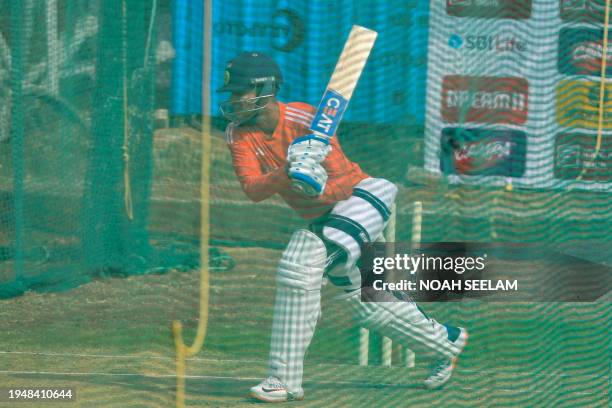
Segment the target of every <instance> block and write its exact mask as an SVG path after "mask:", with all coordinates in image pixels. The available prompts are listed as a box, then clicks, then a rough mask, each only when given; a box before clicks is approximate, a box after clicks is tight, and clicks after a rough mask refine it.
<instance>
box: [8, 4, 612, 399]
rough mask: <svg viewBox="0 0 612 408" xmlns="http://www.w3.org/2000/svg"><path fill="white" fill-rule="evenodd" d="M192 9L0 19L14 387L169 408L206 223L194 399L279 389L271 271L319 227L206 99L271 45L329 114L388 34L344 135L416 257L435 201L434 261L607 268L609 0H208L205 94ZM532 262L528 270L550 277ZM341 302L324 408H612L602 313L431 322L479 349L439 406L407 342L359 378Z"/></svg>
mask: <svg viewBox="0 0 612 408" xmlns="http://www.w3.org/2000/svg"><path fill="white" fill-rule="evenodd" d="M195 3H197V2H189V1H183V0H176V1H173V2H170V1H168V0H154V1H151V2H144V1H133V2H132V1H116V2H102V1H97V0H96V1H91V0H89V1H81V0H73V1H63V0H46V1H44V2H42V1H38V2H37V1H33V0H22V1H7V0H1V1H0V6H1V9H2V10H4V13H2V15H0V22H2V24H0V82H1V84H2V86H1V87H0V101H1V102H2V103H1V104H0V105H1V106H0V299H2V300H1V302H2V307H1V308H0V321H2V322H3V323H2V324H1V325H0V327H3V329H4V330H3V332H4V333H5V335H4V336H2V340H0V362H1V364H0V366H2V367H3V368H2V370H0V379H1V381H0V382H1V383H2V384H5V385H4V386H6V387H20V388H30V387H39V386H51V387H74V388H75V389H76V390H77V395H78V397H77V401H78V402H79V404H82V405H83V406H104V407H109V406H121V407H125V406H169V405H173V404H174V401H175V396H176V378H175V376H176V367H175V360H174V359H175V348H174V347H175V345H174V341H173V339H172V337H171V330H170V326H171V322H172V321H173V320H180V321H182V322H183V331H184V337H185V339H186V342H187V343H191V341H192V340H193V338H194V336H195V334H196V331H197V323H198V308H199V296H200V290H199V269H200V265H199V263H200V259H201V258H200V255H201V254H200V251H201V245H200V244H201V235H200V231H201V229H200V227H201V226H200V221H199V220H200V210H201V208H202V207H204V209H205V210H207V211H209V212H210V225H209V228H210V245H209V246H208V247H206V248H205V249H204V250H206V251H208V253H209V258H210V262H209V265H208V271H209V273H210V299H209V302H208V304H207V309H208V313H209V318H208V329H207V335H206V339H205V343H204V347H203V350H202V351H201V352H200V353H199V354H198V355H197V356H195V357H194V358H190V359H188V360H187V371H186V374H187V375H188V377H187V383H186V403H187V405H192V406H230V405H231V406H241V405H242V404H244V405H245V406H247V405H249V402H248V401H247V400H246V399H245V398H244V395H245V394H246V392H247V390H248V388H249V387H250V386H252V385H255V384H256V383H258V382H259V381H260V380H261V379H262V378H264V377H265V375H266V364H267V356H268V351H269V343H270V327H271V321H272V313H273V302H274V293H275V271H276V266H277V262H278V260H279V258H280V255H281V252H282V249H283V248H284V247H285V245H286V243H287V241H288V239H289V237H290V235H291V233H292V232H293V231H294V230H295V229H296V228H299V227H305V226H306V225H307V223H306V222H305V221H304V220H302V219H300V218H299V217H298V216H297V215H296V214H295V213H294V212H293V211H291V210H290V209H289V208H288V207H287V205H286V204H285V203H284V202H283V201H282V200H281V199H280V198H278V197H277V196H274V197H272V198H271V199H268V200H265V201H263V202H260V203H253V202H250V201H249V200H248V199H247V197H246V196H245V195H244V193H243V191H242V189H241V186H240V184H239V182H238V180H237V178H236V176H235V174H234V170H233V168H232V163H231V156H230V153H229V151H228V148H227V146H226V143H225V140H224V135H223V131H224V128H225V126H226V124H227V123H226V121H225V120H224V119H223V118H221V117H220V116H219V112H218V109H217V106H218V104H219V103H220V102H221V101H222V100H223V98H224V97H225V96H226V95H223V94H218V93H216V92H214V90H215V89H217V88H218V87H219V86H221V85H222V82H223V70H224V67H225V63H226V62H227V61H228V60H229V59H231V58H232V57H233V56H235V55H236V54H237V53H239V52H240V51H243V50H258V51H263V52H266V53H268V54H270V55H272V56H273V57H274V58H275V59H276V60H277V61H278V63H279V65H280V66H281V69H282V71H283V75H284V84H283V86H282V88H281V93H280V95H279V99H281V100H282V101H285V102H290V101H303V102H307V103H310V104H313V105H316V104H317V103H318V101H319V99H320V97H321V95H322V93H323V91H324V89H325V86H326V84H327V81H328V79H329V76H330V74H331V72H332V70H333V67H334V64H335V62H336V59H337V58H338V55H339V53H340V51H341V49H342V45H343V43H344V41H345V39H346V36H347V33H348V31H349V30H350V27H351V25H353V24H360V25H363V26H366V27H369V28H372V29H374V30H376V31H378V33H379V36H378V39H377V42H376V45H375V47H374V49H373V52H372V55H371V57H370V60H369V61H368V64H367V66H366V69H365V71H364V73H363V75H362V79H361V80H360V82H359V85H358V87H357V89H356V91H355V93H354V94H353V100H352V101H351V104H350V107H349V110H348V111H347V113H346V115H345V119H344V121H343V123H342V124H341V126H340V128H339V131H338V133H337V136H338V138H339V139H340V141H341V143H342V147H343V150H344V151H345V153H346V154H347V156H348V157H349V158H350V159H351V160H353V161H355V162H357V163H359V165H360V166H361V167H362V168H363V169H364V171H365V172H367V173H368V174H371V175H373V176H375V177H384V178H387V179H389V180H391V181H392V182H394V183H395V184H396V185H397V186H398V188H399V195H398V199H397V211H396V219H395V240H396V241H406V242H409V241H411V240H412V239H413V238H414V235H413V232H412V231H413V219H414V208H415V206H414V203H415V202H421V203H422V208H423V213H422V221H421V238H420V240H421V241H423V242H445V241H446V242H448V241H458V242H480V243H491V242H494V243H532V244H543V243H545V244H571V248H572V249H571V251H569V250H568V251H569V252H568V253H571V255H573V256H577V257H579V258H580V259H583V260H586V261H589V262H594V263H597V264H601V265H605V266H607V267H609V266H610V265H611V264H612V253H611V252H610V247H611V245H610V241H611V236H612V235H611V234H610V231H612V211H611V209H612V208H611V203H612V200H611V197H610V192H611V186H612V179H611V177H612V166H611V159H610V153H611V150H612V142H610V136H609V128H610V126H609V122H608V121H609V118H608V114H609V101H608V95H609V91H610V89H609V86H610V85H609V82H608V80H607V77H608V76H609V73H610V72H612V57H611V55H612V54H611V53H610V52H608V46H607V43H606V42H607V39H606V40H605V39H604V37H605V36H604V33H605V31H604V30H607V26H606V23H605V13H604V11H603V10H604V8H605V6H606V2H605V1H604V0H592V1H589V0H582V1H563V0H560V1H553V0H533V1H505V0H498V1H480V0H467V1H451V0H448V1H446V2H442V1H439V2H431V4H427V3H430V2H416V1H405V0H402V1H399V0H388V1H367V0H360V1H341V2H335V3H334V4H333V5H331V4H330V3H329V2H325V1H297V2H296V1H291V2H289V1H272V0H269V1H268V0H266V1H250V0H241V1H233V2H221V1H213V2H212V11H213V25H212V46H211V49H210V50H206V52H210V53H211V57H212V67H211V68H212V75H211V79H210V83H205V84H202V83H201V81H202V80H201V78H202V53H203V52H202V49H203V48H202V44H203V42H202V21H203V14H204V11H203V7H202V5H201V4H195ZM325 22H333V24H328V23H325ZM604 54H607V58H606V59H605V60H604V59H603V58H602V56H603V55H604ZM603 61H605V63H607V66H608V67H610V68H606V69H603V70H602V62H603ZM602 73H603V74H604V75H603V78H602ZM602 83H603V85H602ZM202 89H204V91H205V92H210V95H211V98H212V103H211V106H209V107H206V106H205V107H204V113H205V114H206V115H208V114H210V115H212V131H211V134H210V137H211V140H212V147H211V151H210V154H211V163H210V168H211V175H210V182H209V183H208V184H207V185H205V186H204V188H207V189H209V191H210V195H211V198H210V200H209V201H208V202H202V201H201V199H200V197H201V173H200V169H201V164H202V163H201V162H202V157H203V152H202V147H201V146H202V137H203V136H207V134H206V128H204V129H202V124H201V122H202V121H201V119H202V115H201V114H202V95H201V92H202ZM602 102H603V103H602ZM168 112H169V115H168ZM531 255H533V256H532V257H531V256H529V255H527V257H526V259H523V260H520V261H518V260H517V261H516V264H513V265H515V266H516V267H517V268H518V267H521V268H527V269H528V268H534V269H535V268H541V267H542V265H540V264H538V263H537V261H535V260H534V259H536V258H537V256H536V255H537V254H536V253H533V254H531ZM512 267H514V266H512ZM576 273H579V271H576ZM608 289H609V288H608ZM337 294H338V290H337V289H336V288H334V287H332V285H327V286H325V287H324V288H323V314H322V317H321V320H320V321H319V323H318V325H317V331H316V334H315V337H314V339H313V343H312V344H311V346H310V348H309V351H308V353H307V356H306V363H305V367H306V368H305V375H304V378H305V384H304V387H305V389H306V393H307V402H306V405H308V406H400V405H405V404H409V405H413V406H424V407H429V406H431V407H433V406H446V405H449V404H450V403H449V401H452V404H453V405H456V406H483V407H499V406H558V407H577V406H593V407H604V406H609V404H610V370H611V368H610V367H611V365H610V364H611V363H610V361H611V360H610V321H611V317H612V316H611V315H610V310H611V309H610V306H609V300H610V299H609V295H605V296H604V297H601V298H599V299H597V300H595V301H592V302H580V303H578V302H576V303H571V302H555V303H552V302H547V303H545V302H522V303H501V302H484V301H480V300H474V299H469V300H465V301H462V302H451V303H426V304H422V305H421V306H422V307H423V309H424V310H425V311H426V312H427V313H428V314H429V315H431V316H432V317H434V318H436V319H437V320H438V321H441V322H446V321H449V322H453V324H457V325H459V326H464V327H467V328H469V330H470V333H471V341H470V345H469V347H468V348H467V349H466V351H465V352H464V354H463V355H462V356H461V362H460V365H459V366H458V368H457V370H456V373H455V374H454V375H453V380H451V382H450V383H449V384H448V385H447V387H446V388H445V389H444V391H443V392H437V393H436V392H435V393H432V392H429V391H425V390H422V389H421V388H419V387H420V383H421V381H422V378H423V377H424V376H425V375H426V372H427V368H428V366H427V364H428V362H429V360H428V359H427V358H426V357H425V356H419V355H418V354H417V355H416V362H417V364H416V367H414V368H406V367H404V366H403V363H402V353H403V351H402V350H400V348H399V347H398V346H397V345H394V346H393V350H392V366H391V367H387V366H383V363H384V358H383V355H382V354H383V353H382V348H383V347H382V343H383V340H382V339H381V338H380V337H379V336H378V335H377V334H376V333H370V341H369V357H370V358H369V365H368V366H367V367H363V366H359V365H358V362H359V357H360V339H359V327H358V326H357V325H356V324H355V323H354V322H353V321H352V320H351V319H350V317H349V315H348V310H346V308H344V307H343V305H342V304H341V303H340V302H338V301H336V300H334V297H335V296H336V295H337ZM0 402H2V400H0Z"/></svg>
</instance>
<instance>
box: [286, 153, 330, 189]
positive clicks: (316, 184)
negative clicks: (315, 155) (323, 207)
mask: <svg viewBox="0 0 612 408" xmlns="http://www.w3.org/2000/svg"><path fill="white" fill-rule="evenodd" d="M288 174H289V177H290V178H291V181H292V184H291V186H292V188H293V190H295V191H297V192H300V193H302V194H304V195H306V196H308V197H317V196H319V195H321V194H323V191H325V184H326V183H327V171H325V169H324V168H323V166H321V164H320V163H319V162H317V161H316V160H314V159H312V158H309V157H306V158H304V159H302V160H299V161H293V162H290V163H289V170H288Z"/></svg>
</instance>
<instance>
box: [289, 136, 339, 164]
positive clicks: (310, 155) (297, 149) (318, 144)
mask: <svg viewBox="0 0 612 408" xmlns="http://www.w3.org/2000/svg"><path fill="white" fill-rule="evenodd" d="M330 151H331V146H330V145H329V139H327V138H324V137H321V136H316V135H306V136H302V137H298V138H297V139H295V140H294V141H293V142H292V143H291V145H289V150H288V151H287V161H288V162H297V161H301V160H305V159H312V160H314V161H315V162H317V163H321V162H322V161H323V160H325V157H326V156H327V155H328V154H329V152H330Z"/></svg>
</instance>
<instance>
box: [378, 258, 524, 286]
mask: <svg viewBox="0 0 612 408" xmlns="http://www.w3.org/2000/svg"><path fill="white" fill-rule="evenodd" d="M486 260H487V254H484V255H483V256H475V257H472V256H457V257H452V256H446V257H444V256H428V255H425V254H423V253H421V254H419V255H416V256H411V255H408V254H394V255H393V256H388V257H387V256H378V257H375V258H374V259H373V261H372V273H373V274H375V275H379V279H376V278H375V279H374V281H373V283H372V286H373V288H374V289H375V290H391V291H393V290H402V291H417V290H420V291H430V290H451V291H466V290H470V291H479V290H482V291H497V290H514V291H516V290H518V280H517V279H512V280H509V279H503V280H500V279H498V280H491V279H465V280H464V279H435V278H434V279H424V278H421V279H416V280H408V279H400V280H399V281H398V282H386V281H385V280H384V279H383V275H384V273H385V272H387V271H395V272H401V273H409V274H410V275H413V276H415V275H416V273H417V272H418V271H423V272H431V271H445V272H454V273H455V274H457V275H463V274H464V273H465V272H473V271H484V270H485V269H486ZM422 276H426V275H422Z"/></svg>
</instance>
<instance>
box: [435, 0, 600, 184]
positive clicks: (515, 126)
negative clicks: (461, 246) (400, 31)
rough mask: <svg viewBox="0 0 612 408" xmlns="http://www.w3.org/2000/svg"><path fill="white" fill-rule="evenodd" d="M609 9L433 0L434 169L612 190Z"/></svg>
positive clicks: (473, 177) (487, 180) (531, 0)
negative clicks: (605, 40)
mask: <svg viewBox="0 0 612 408" xmlns="http://www.w3.org/2000/svg"><path fill="white" fill-rule="evenodd" d="M603 10H604V0H581V1H576V0H573V1H569V0H557V1H549V0H524V1H505V0H446V1H431V2H430V17H429V26H430V28H431V29H430V31H429V43H428V53H427V57H428V60H427V67H428V69H427V97H426V103H427V107H426V121H425V167H426V169H428V170H430V171H433V172H440V173H442V174H445V175H447V177H448V178H449V180H450V181H451V182H456V183H469V184H481V185H482V184H484V185H492V186H504V185H508V184H512V185H515V186H519V187H526V188H551V189H557V188H563V189H567V188H582V189H589V190H597V191H612V170H611V168H610V156H609V154H610V153H609V142H608V141H607V140H609V139H610V137H612V81H610V80H609V79H607V77H608V76H609V77H611V78H612V47H611V46H610V45H608V47H607V48H608V49H607V50H606V52H607V58H606V63H607V64H608V65H607V69H606V72H605V75H606V78H604V79H603V83H602V78H601V63H602V57H603V54H604V52H603V51H604V49H603V47H604V45H603V37H604V27H603V24H604V15H603V14H604V11H603ZM433 27H435V29H433ZM601 91H603V96H604V98H603V105H602V106H600V95H601V94H600V92H601ZM600 117H601V119H602V120H601V121H600ZM598 133H599V134H600V136H599V137H598Z"/></svg>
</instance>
